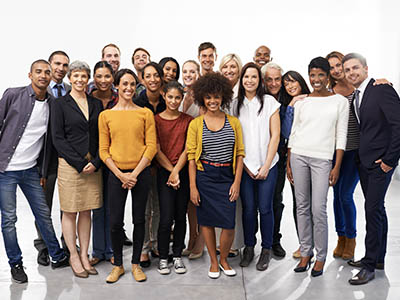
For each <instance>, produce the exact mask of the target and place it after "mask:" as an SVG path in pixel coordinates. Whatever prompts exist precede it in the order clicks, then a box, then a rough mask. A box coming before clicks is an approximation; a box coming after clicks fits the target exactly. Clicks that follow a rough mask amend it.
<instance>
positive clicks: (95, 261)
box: [89, 257, 104, 266]
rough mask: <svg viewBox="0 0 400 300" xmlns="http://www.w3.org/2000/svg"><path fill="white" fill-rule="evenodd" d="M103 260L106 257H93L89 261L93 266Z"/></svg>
mask: <svg viewBox="0 0 400 300" xmlns="http://www.w3.org/2000/svg"><path fill="white" fill-rule="evenodd" d="M102 261H104V258H103V259H101V258H98V257H92V258H91V259H89V263H90V265H91V266H95V265H97V264H98V263H99V262H102Z"/></svg>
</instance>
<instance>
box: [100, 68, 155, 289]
mask: <svg viewBox="0 0 400 300" xmlns="http://www.w3.org/2000/svg"><path fill="white" fill-rule="evenodd" d="M115 86H116V87H117V88H118V97H119V100H118V103H117V104H116V105H115V106H114V107H113V108H112V109H110V110H106V111H103V112H102V113H101V114H100V116H99V136H100V142H99V152H100V158H101V159H102V161H104V163H105V164H106V165H107V167H108V168H109V169H110V171H111V173H110V176H109V179H108V197H109V198H108V199H109V203H110V227H111V242H112V247H113V252H114V265H115V266H114V268H113V269H112V271H111V273H110V275H109V276H108V277H107V280H106V281H107V283H114V282H116V281H117V280H118V279H119V277H120V276H122V275H123V274H124V273H125V271H124V267H123V265H122V247H123V242H124V232H123V221H124V212H125V202H126V197H127V193H128V190H130V191H131V195H132V219H133V224H134V230H133V253H132V273H133V276H134V278H135V280H136V281H144V280H146V275H145V274H144V273H143V271H142V270H141V268H140V266H139V260H140V253H141V250H142V245H143V239H144V223H145V218H144V215H145V209H146V202H147V194H148V189H149V185H150V181H151V175H150V170H149V168H148V166H149V165H150V162H151V160H152V159H153V157H154V155H155V154H156V152H157V144H156V130H155V123H154V117H153V113H152V112H151V111H150V110H149V109H148V108H142V107H139V106H137V105H136V104H134V103H133V101H132V97H133V95H134V94H135V87H136V80H135V76H134V73H133V71H131V70H129V69H122V70H120V71H119V72H118V73H117V74H116V76H115Z"/></svg>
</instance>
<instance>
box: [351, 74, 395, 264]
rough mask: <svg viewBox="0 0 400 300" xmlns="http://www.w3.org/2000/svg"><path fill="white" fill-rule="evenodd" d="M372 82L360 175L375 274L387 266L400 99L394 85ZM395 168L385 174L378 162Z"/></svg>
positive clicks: (368, 255) (368, 259)
mask: <svg viewBox="0 0 400 300" xmlns="http://www.w3.org/2000/svg"><path fill="white" fill-rule="evenodd" d="M373 82H374V80H373V79H371V80H370V82H369V83H368V85H367V87H366V89H365V91H364V94H363V97H362V100H361V106H360V116H359V117H360V148H359V161H358V166H359V172H360V182H361V188H362V191H363V194H364V197H365V217H366V222H367V234H366V237H365V256H364V258H363V259H362V260H361V262H362V264H363V266H364V267H365V268H366V269H367V270H369V271H374V270H375V266H376V263H384V259H385V254H386V243H387V232H388V222H387V216H386V210H385V203H384V202H385V194H386V191H387V188H388V186H389V184H390V181H391V178H392V175H393V172H394V169H395V167H396V166H397V163H398V161H399V158H400V99H399V96H398V94H397V93H396V91H395V90H394V89H393V87H391V86H390V85H387V84H384V85H377V86H374V85H373ZM378 159H382V161H383V162H384V163H385V164H386V165H388V166H390V167H392V168H393V169H392V170H391V171H389V172H388V173H385V172H383V170H382V169H381V168H380V164H378V163H375V161H376V160H378Z"/></svg>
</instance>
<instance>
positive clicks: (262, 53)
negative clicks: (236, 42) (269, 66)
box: [253, 46, 271, 68]
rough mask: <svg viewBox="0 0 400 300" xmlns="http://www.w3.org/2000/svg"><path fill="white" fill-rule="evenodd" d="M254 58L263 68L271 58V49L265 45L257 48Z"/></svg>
mask: <svg viewBox="0 0 400 300" xmlns="http://www.w3.org/2000/svg"><path fill="white" fill-rule="evenodd" d="M253 60H254V62H255V63H256V64H257V65H258V66H259V67H260V68H261V67H262V66H263V65H265V64H266V63H268V62H269V61H270V60H271V50H269V49H268V48H267V47H265V46H261V47H259V48H257V50H256V53H255V54H254V57H253Z"/></svg>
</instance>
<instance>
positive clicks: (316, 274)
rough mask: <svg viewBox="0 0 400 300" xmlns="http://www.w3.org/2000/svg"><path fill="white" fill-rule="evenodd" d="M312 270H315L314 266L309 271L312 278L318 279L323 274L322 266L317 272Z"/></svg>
mask: <svg viewBox="0 0 400 300" xmlns="http://www.w3.org/2000/svg"><path fill="white" fill-rule="evenodd" d="M317 262H318V261H317V260H316V261H315V263H317ZM324 264H325V263H324ZM314 268H315V264H314V267H313V268H312V270H311V276H312V277H318V276H321V275H322V274H323V273H324V266H322V269H321V270H319V271H317V270H315V269H314Z"/></svg>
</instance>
